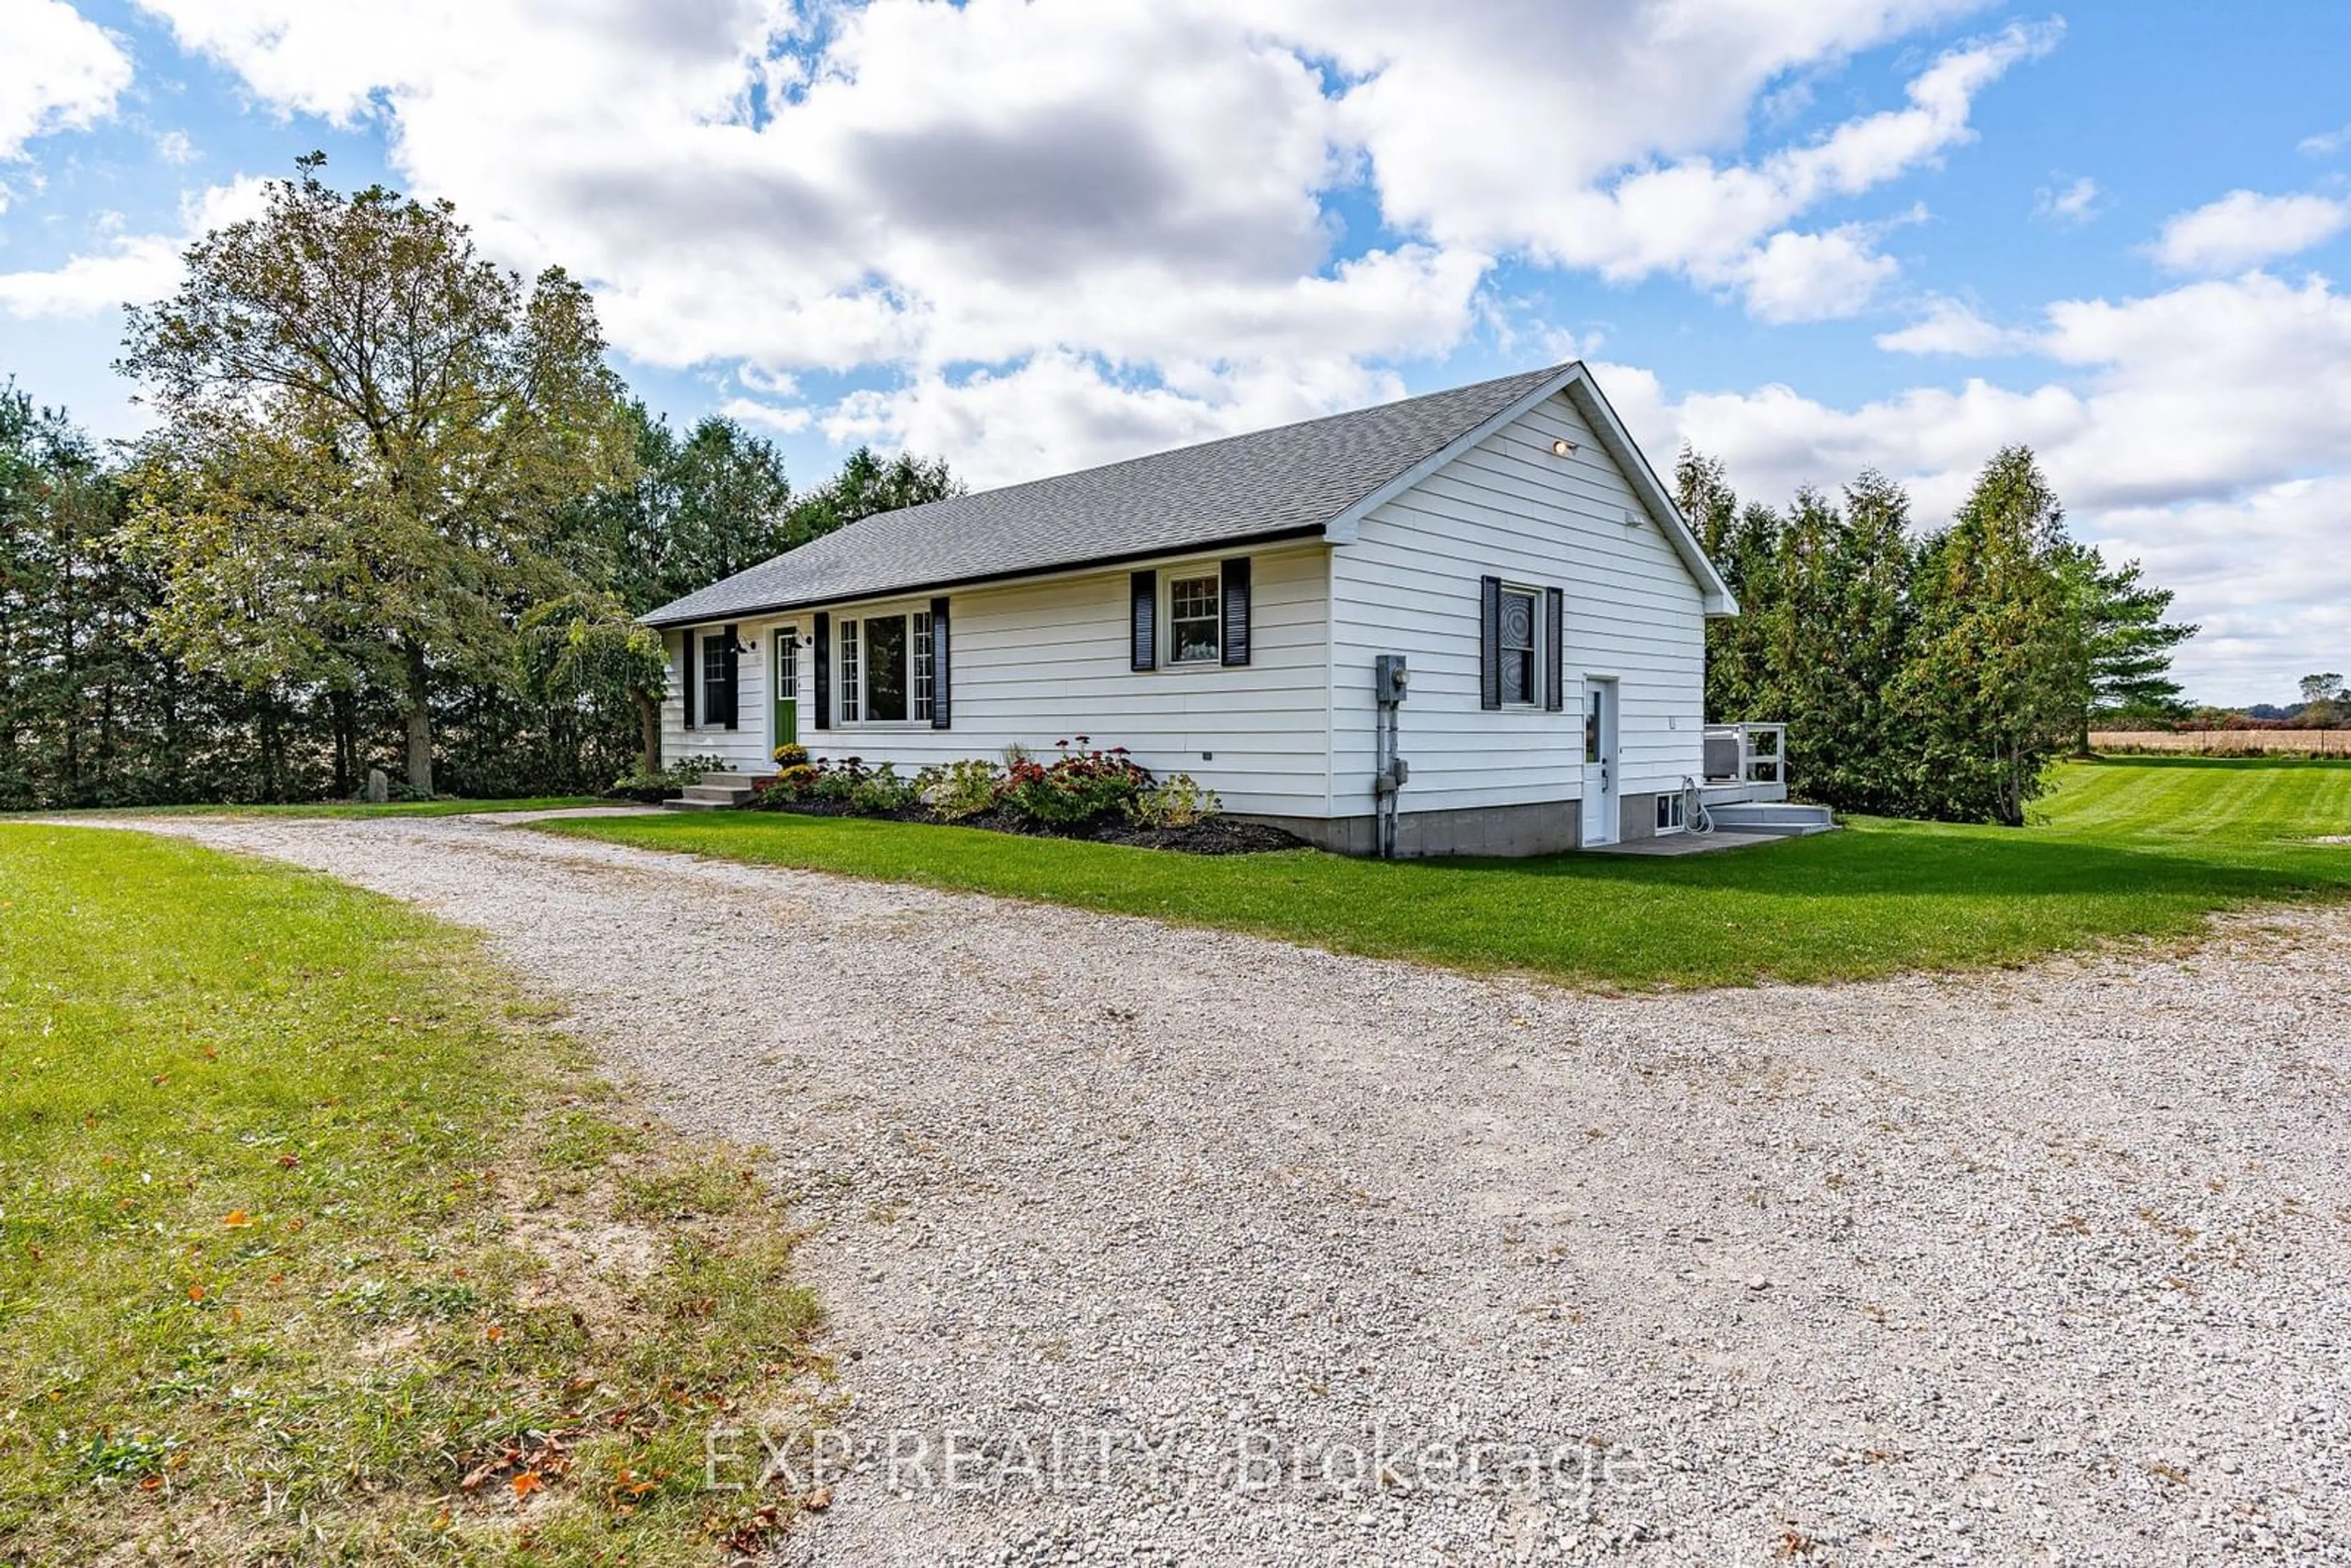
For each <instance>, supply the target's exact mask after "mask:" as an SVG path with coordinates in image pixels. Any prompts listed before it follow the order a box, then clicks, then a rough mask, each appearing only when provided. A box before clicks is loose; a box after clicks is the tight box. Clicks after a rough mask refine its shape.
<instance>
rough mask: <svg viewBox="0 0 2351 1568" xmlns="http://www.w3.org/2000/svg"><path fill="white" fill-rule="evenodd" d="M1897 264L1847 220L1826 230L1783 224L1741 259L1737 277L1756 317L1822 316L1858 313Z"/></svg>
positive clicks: (1772, 319) (1811, 318) (1803, 318)
mask: <svg viewBox="0 0 2351 1568" xmlns="http://www.w3.org/2000/svg"><path fill="white" fill-rule="evenodd" d="M1900 270H1901V268H1900V267H1899V266H1898V265H1897V264H1896V262H1895V260H1894V258H1893V257H1892V256H1880V255H1878V254H1877V253H1876V250H1875V249H1874V248H1872V245H1871V240H1870V236H1869V235H1868V233H1867V232H1866V231H1865V230H1864V229H1863V228H1862V227H1861V226H1860V225H1846V226H1844V227H1843V228H1839V229H1833V230H1831V231H1829V232H1828V233H1826V234H1798V233H1796V232H1795V231H1793V230H1792V229H1782V230H1781V231H1780V232H1779V233H1778V234H1775V235H1772V236H1771V238H1770V239H1768V240H1766V241H1765V242H1764V243H1763V244H1761V245H1760V246H1756V247H1755V249H1754V250H1753V251H1752V252H1750V254H1749V255H1748V256H1746V257H1745V258H1744V259H1743V260H1742V261H1741V262H1740V264H1739V267H1738V277H1739V281H1740V287H1743V288H1744V289H1745V290H1746V294H1747V309H1748V313H1749V314H1750V315H1752V316H1753V317H1754V318H1755V319H1757V320H1759V321H1768V322H1774V323H1777V322H1786V321H1822V320H1827V319H1831V318H1833V317H1838V316H1853V315H1857V314H1859V313H1860V312H1861V311H1862V310H1863V309H1865V308H1867V307H1868V305H1869V304H1870V302H1871V301H1872V300H1873V299H1875V298H1876V296H1877V291H1878V289H1879V288H1880V287H1883V286H1884V285H1885V284H1886V282H1887V281H1888V280H1889V279H1891V278H1892V277H1894V275H1895V274H1896V273H1897V272H1899V271H1900Z"/></svg>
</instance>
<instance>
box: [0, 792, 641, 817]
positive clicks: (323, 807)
mask: <svg viewBox="0 0 2351 1568" xmlns="http://www.w3.org/2000/svg"><path fill="white" fill-rule="evenodd" d="M616 803H617V802H615V801H612V800H608V799H606V798H605V797H604V796H601V795H527V796H522V797H519V798H517V799H511V800H392V801H388V802H386V803H385V804H383V805H381V806H370V805H366V804H363V803H357V804H355V803H353V802H352V801H350V800H307V801H302V802H299V803H298V804H295V805H288V806H259V805H242V806H240V805H231V806H109V807H104V808H100V809H99V810H89V811H82V812H40V813H32V814H36V815H44V816H74V815H79V816H92V817H99V816H103V817H185V816H215V817H242V816H264V817H465V816H472V815H474V814H475V813H477V812H484V811H500V812H502V811H552V810H559V809H563V808H568V807H572V806H611V805H614V804H616ZM0 821H5V818H0Z"/></svg>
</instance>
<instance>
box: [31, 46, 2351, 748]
mask: <svg viewBox="0 0 2351 1568" xmlns="http://www.w3.org/2000/svg"><path fill="white" fill-rule="evenodd" d="M581 12H582V8H580V7H578V6H574V5H561V4H559V3H557V0H508V3H507V4H488V3H485V0H470V3H467V4H462V5H461V4H457V3H455V0H422V3H420V4H416V5H406V6H402V7H388V6H381V5H372V6H371V5H338V4H327V3H323V0H148V3H142V4H137V5H133V4H129V3H113V0H107V3H101V0H79V3H77V4H72V5H68V4H67V3H66V0H0V40H5V47H6V51H7V56H8V57H9V58H10V59H11V61H12V64H11V66H10V68H9V70H8V72H7V78H8V79H7V80H6V81H5V83H0V200H5V208H0V373H8V374H13V375H15V376H16V379H17V381H18V382H19V383H20V384H22V385H23V386H25V387H26V389H27V390H29V391H31V392H34V393H35V394H36V395H37V396H38V397H40V398H41V399H43V400H44V401H47V402H61V403H64V404H66V405H67V406H68V407H69V408H70V409H71V410H72V412H73V413H75V414H76V415H77V416H78V417H79V418H80V419H82V420H83V421H84V422H85V423H88V424H89V426H90V427H91V428H92V429H94V430H95V431H97V432H99V434H104V435H109V436H114V435H123V434H132V433H134V432H135V431H136V430H137V429H138V428H139V425H140V414H139V411H138V410H137V409H136V408H135V407H134V406H133V404H132V403H131V399H130V392H131V389H130V388H128V387H127V386H126V385H125V384H124V383H122V382H120V380H119V379H118V378H116V377H115V376H114V375H113V374H112V372H111V371H110V361H111V360H112V358H113V356H114V353H115V352H116V349H117V345H118V342H119V339H120V308H119V307H120V302H121V301H122V300H124V299H128V298H153V297H157V296H160V295H161V294H162V293H164V292H167V291H168V290H169V288H170V287H171V286H172V280H173V277H174V276H175V272H174V261H173V257H174V255H175V252H176V248H177V247H178V246H180V245H182V244H183V243H184V242H185V240H186V239H187V238H188V237H189V235H192V234H193V233H194V232H197V231H199V230H201V229H202V228H203V227H204V226H207V225H211V224H214V223H217V222H222V221H226V220H229V219H232V218H234V217H235V216H237V215H239V214H243V213H246V212H249V211H251V210H252V209H253V206H254V204H255V200H256V182H257V181H259V180H260V179H263V178H265V177H269V176H275V175H281V174H283V173H285V172H287V171H288V170H289V169H290V167H291V162H292V160H293V159H294V158H295V157H296V156H297V155H298V154H299V153H301V152H307V151H308V150H310V149H312V148H319V149H323V150H324V151H325V152H327V153H328V155H329V176H330V177H331V178H333V179H335V180H337V181H338V182H341V183H363V182H366V181H370V180H375V179H382V180H386V181H389V182H391V183H395V184H399V185H402V186H403V187H406V188H410V189H413V190H416V191H418V192H420V193H429V194H434V195H445V196H448V197H449V198H451V199H452V200H454V201H455V202H456V203H457V204H458V206H459V210H460V213H461V214H462V215H464V216H465V217H466V218H467V219H469V220H470V221H472V222H473V223H474V224H475V228H476V232H477V235H478V236H479V238H480V240H481V242H482V243H483V245H484V246H485V247H486V248H487V249H488V250H490V251H491V252H492V253H493V254H494V255H496V256H499V257H500V258H501V259H503V260H505V261H507V262H509V263H510V264H512V265H514V266H517V267H522V268H524V269H527V270H528V269H531V268H535V267H539V266H543V265H546V264H549V263H560V264H562V265H564V266H566V267H569V268H570V269H571V270H573V271H574V272H575V273H578V274H580V275H581V276H583V277H587V278H588V279H589V280H590V282H591V284H592V285H593V286H594V287H595V288H596V290H597V294H598V298H599V302H600V308H601V312H602V315H603V319H604V320H605V323H606V327H607V329H608V331H609V333H610V334H611V340H612V342H613V345H614V352H615V359H616V361H617V362H618V363H619V365H620V366H621V368H622V370H623V371H624V372H625V373H626V374H627V375H628V377H629V378H630V380H631V381H632V383H633V384H634V385H635V386H636V387H637V388H638V390H639V391H640V392H641V393H642V394H643V396H644V397H645V398H646V399H647V400H648V401H649V402H652V403H653V405H654V406H655V407H657V408H659V409H662V410H664V411H665V412H666V413H669V414H670V415H671V416H672V417H673V418H674V419H675V420H677V421H680V422H681V423H682V422H685V421H689V420H691V419H693V418H695V417H698V416H700V415H701V414H703V413H711V412H725V413H730V414H732V415H734V416H736V417H738V418H741V419H744V420H745V421H746V422H747V423H752V424H753V425H755V426H756V427H757V428H758V429H760V430H762V431H763V432H764V433H766V434H771V435H773V436H774V437H775V438H776V439H778V441H779V442H780V443H781V444H783V446H784V448H785V450H786V451H787V453H788V455H789V458H790V460H791V463H792V465H793V468H794V472H795V474H796V475H798V476H800V477H803V478H809V479H813V478H815V477H817V476H820V475H821V474H822V473H823V472H825V471H826V470H828V469H830V468H831V465H833V464H834V463H835V462H836V461H837V460H838V456H839V454H840V452H841V450H842V449H843V448H844V446H845V445H847V444H853V443H854V442H856V441H859V440H869V441H872V442H874V443H876V444H882V445H885V446H896V445H901V444H910V445H913V446H914V447H916V448H918V449H921V450H923V451H925V452H931V453H937V454H940V455H945V456H946V457H947V458H948V459H949V460H950V461H951V462H952V463H953V464H954V465H956V468H957V469H958V470H959V471H962V472H964V473H966V474H967V475H969V476H972V477H973V478H974V479H975V480H976V481H978V482H982V483H992V482H998V481H1003V480H1009V479H1016V478H1019V477H1024V476H1030V475H1034V474H1036V473H1040V472H1047V471H1050V470H1052V469H1055V468H1059V467H1066V466H1071V465H1079V464H1082V463H1088V462H1094V461H1102V460H1105V459H1109V458H1113V457H1117V456H1122V455H1129V454H1131V453H1133V452H1136V451H1142V450H1148V449H1150V448H1152V447H1155V446H1161V445H1167V444H1175V443H1177V442H1181V441H1185V440H1191V439H1196V438H1200V437H1204V436H1207V435H1213V434H1222V433H1225V432H1228V431H1230V430H1234V429H1243V428H1249V427H1250V426H1253V425H1259V424H1264V423H1274V422H1276V421H1279V420H1283V419H1289V418H1296V417H1301V416H1305V415H1309V414H1312V413H1322V412H1325V411H1327V410H1330V409H1333V408H1339V407H1345V406H1351V405H1355V404H1360V403H1364V402H1374V401H1377V400H1379V399H1381V398H1383V397H1386V396H1391V395H1395V394H1399V393H1402V392H1410V391H1419V390H1426V389H1429V388H1434V387H1438V386H1443V385H1447V384H1453V383H1457V382H1462V381H1466V380H1469V379H1474V378H1475V377H1477V376H1479V375H1481V374H1486V373H1495V372H1499V371H1509V370H1516V369H1521V368H1524V367H1526V366H1528V365H1530V364H1534V363H1540V362H1544V361H1550V360H1552V359H1556V358H1562V357H1568V356H1571V355H1573V356H1580V357H1583V358H1584V359H1586V360H1588V361H1591V362H1592V363H1593V365H1594V367H1595V369H1596V371H1597V373H1598V374H1599V376H1600V378H1601V381H1602V384H1603V385H1604V388H1605V389H1606V390H1607V391H1608V392H1609V393H1610V395H1611V396H1612V398H1613V399H1614V401H1615V402H1617V404H1618V406H1619V408H1620V409H1621V410H1622V411H1623V412H1624V413H1625V415H1626V417H1627V418H1628V420H1629V421H1630V422H1631V423H1633V425H1634V427H1635V431H1636V433H1637V434H1640V435H1641V437H1642V438H1643V440H1644V442H1645V444H1647V445H1648V446H1650V448H1651V450H1652V455H1653V456H1654V457H1655V458H1656V459H1657V460H1658V461H1659V462H1660V464H1661V465H1662V464H1663V463H1664V462H1665V461H1667V460H1669V459H1670V456H1671V455H1672V452H1673V450H1674V448H1675V447H1676V446H1677V445H1678V444H1680V443H1681V442H1683V441H1686V440H1687V441H1691V442H1695V443H1696V444H1698V445H1699V446H1701V447H1703V448H1704V449H1706V450H1708V451H1712V452H1715V453H1718V454H1719V455H1722V456H1723V457H1724V458H1725V460H1726V461H1727V462H1728V463H1729V465H1730V468H1731V473H1732V477H1733V479H1734V480H1735V481H1736V482H1737V483H1738V484H1739V486H1740V488H1741V489H1742V491H1743V492H1745V493H1747V494H1750V495H1752V496H1754V497H1758V498H1761V499H1765V500H1770V501H1773V502H1778V501H1783V500H1784V499H1786V497H1787V496H1788V495H1789V494H1790V493H1791V492H1792V490H1793V488H1794V487H1795V486H1798V485H1801V484H1806V483H1812V484H1819V485H1824V486H1834V485H1835V484H1837V483H1839V482H1841V481H1843V480H1844V479H1846V478H1849V477H1850V476H1852V475H1853V474H1854V473H1855V472H1856V471H1858V470H1859V469H1860V468H1861V467H1863V466H1865V465H1869V466H1876V467H1878V468H1881V469H1883V470H1884V471H1886V472H1887V473H1889V474H1891V475H1893V476H1896V477H1897V478H1900V479H1902V480H1904V481H1905V482H1906V483H1907V484H1908V485H1909V486H1911V489H1912V493H1913V495H1914V497H1916V500H1917V512H1918V515H1919V517H1920V518H1921V519H1922V521H1924V522H1928V523H1932V522H1934V521H1936V520H1938V519H1939V518H1940V517H1944V516H1947V515H1948V513H1949V508H1950V507H1951V506H1952V505H1953V504H1954V503H1955V502H1956V500H1957V499H1958V497H1959V496H1960V495H1961V494H1963V493H1964V490H1965V487H1966V485H1967V483H1968V480H1969V478H1970V476H1971V474H1972V472H1973V470H1974V469H1975V467H1977V466H1978V465H1980V463H1981V461H1982V460H1983V459H1984V458H1985V457H1986V456H1988V455H1990V454H1991V451H1992V450H1993V449H1994V448H1996V447H1997V446H1999V445H2000V444H2003V443H2005V442H2010V441H2023V442H2026V443H2029V444H2032V445H2033V446H2034V447H2035V449H2036V450H2037V451H2039V452H2040V453H2041V454H2042V455H2043V461H2044V463H2045V465H2047V467H2048V468H2049V470H2050V472H2051V474H2052V476H2053V478H2054V479H2055V481H2056V483H2057V485H2058V487H2059V489H2060V492H2061V494H2063V495H2064V497H2066V499H2067V503H2068V507H2069V510H2070V513H2071V516H2072V521H2073V524H2074V529H2075V531H2076V532H2077V534H2079V535H2081V536H2082V537H2085V538H2091V539H2094V540H2097V541H2101V542H2103V543H2104V544H2105V546H2106V548H2108V549H2109V550H2110V551H2111V552H2112V553H2115V554H2117V555H2128V556H2137V557H2140V558H2142V559H2145V561H2146V562H2147V569H2148V570H2149V573H2150V575H2152V576H2153V577H2155V578H2156V579H2157V580H2159V581H2161V582H2164V583H2166V584H2167V585H2169V586H2172V587H2174V588H2176V589H2178V590H2179V594H2180V600H2179V609H2180V611H2181V612H2183V613H2184V614H2185V615H2187V616H2188V617H2189V618H2192V619H2195V620H2198V621H2200V622H2203V623H2204V625H2205V627H2206V632H2205V634H2204V635H2203V636H2202V637H2200V638H2199V639H2198V640H2197V642H2196V643H2193V644H2191V646H2190V651H2189V653H2188V654H2187V655H2186V656H2185V657H2183V659H2182V661H2181V665H2182V670H2183V673H2184V674H2186V675H2187V677H2188V678H2189V681H2190V683H2191V685H2192V686H2193V687H2194V689H2195V691H2196V693H2197V695H2202V696H2206V697H2209V698H2212V699H2215V700H2223V701H2254V700H2262V699H2270V700H2277V699H2282V698H2285V697H2287V696H2289V695H2291V691H2292V685H2293V681H2294V677H2295V676H2297V675H2299V674H2303V673H2304V672H2305V671H2308V670H2313V669H2342V668H2345V667H2346V664H2351V549H2345V548H2344V545H2345V541H2346V532H2351V530H2346V527H2345V521H2344V519H2345V517H2346V508H2351V300H2346V298H2345V297H2344V296H2343V295H2342V294H2341V293H2339V292H2338V291H2337V289H2336V287H2335V284H2334V282H2333V281H2332V279H2333V277H2334V276H2335V275H2336V274H2339V273H2342V272H2343V271H2344V269H2345V266H2346V256H2351V89H2346V86H2345V85H2344V82H2343V80H2342V75H2341V70H2340V62H2341V61H2343V60H2344V59H2346V58H2351V7H2336V6H2316V5H2294V6H2276V7H2236V8H2221V7H2213V6H2210V5H2187V4H2144V3H2142V4H2128V5H2126V4H2097V5H2069V6H2064V7H2062V8H2016V7H2009V6H2003V5H1986V4H1980V3H1973V0H1802V3H1797V0H1790V4H1788V5H1784V6H1782V7H1778V8H1776V9H1775V8H1773V7H1771V6H1766V5H1756V4H1754V3H1752V0H1738V3H1734V0H1680V3H1679V4H1677V5H1672V6H1666V5H1647V6H1641V5H1623V4H1618V3H1614V0H1608V3H1601V0H1588V3H1587V0H1477V3H1471V0H1462V3H1459V4H1456V5H1448V6H1444V7H1436V6H1429V5H1420V4H1415V3H1413V0H1281V3H1280V4H1250V3H1248V0H1155V3H1153V4H1148V5H1145V4H1140V3H1123V0H1029V3H1019V0H969V3H968V4H966V5H953V6H951V5H939V4H923V3H918V0H877V3H876V4H872V5H852V4H831V3H825V4H801V5H794V4H791V3H790V0H707V3H705V4H702V5H694V6H683V5H662V4H654V3H651V0H647V3H643V4H632V3H630V0H614V3H613V4H611V5H605V6H601V7H599V8H597V9H596V11H595V17H596V19H595V20H594V21H593V22H586V21H582V20H580V16H581Z"/></svg>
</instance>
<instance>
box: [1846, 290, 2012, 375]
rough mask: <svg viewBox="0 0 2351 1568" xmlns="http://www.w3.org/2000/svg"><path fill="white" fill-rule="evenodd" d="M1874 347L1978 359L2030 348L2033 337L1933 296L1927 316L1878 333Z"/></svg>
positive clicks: (1928, 304)
mask: <svg viewBox="0 0 2351 1568" xmlns="http://www.w3.org/2000/svg"><path fill="white" fill-rule="evenodd" d="M1875 341H1876V344H1877V346H1878V347H1879V348H1881V349H1884V350H1886V351H1887V352H1888V353H1894V354H1956V355H1959V356H1961V357H1964V358H1969V359H1977V358H1981V357H1983V356H1985V355H1988V354H2001V353H2010V352H2013V351H2015V350H2020V349H2023V348H2027V347H2030V346H2031V344H2032V335H2031V334H2030V333H2023V332H2011V331H2010V330H2008V329H2006V328H2003V327H1998V326H1994V325H1993V324H1992V323H1991V322H1990V321H1987V320H1985V319H1983V318H1982V317H1980V316H1979V315H1977V314H1976V313H1975V311H1974V309H1973V308H1970V306H1968V305H1965V304H1963V303H1961V302H1960V301H1959V300H1957V299H1950V298H1944V297H1942V296H1939V295H1938V296H1935V297H1933V298H1929V299H1928V302H1927V310H1926V314H1924V315H1922V316H1920V317H1919V318H1918V319H1917V320H1916V321H1913V322H1911V323H1910V325H1908V326H1907V327H1904V328H1901V329H1898V330H1896V331H1892V332H1880V333H1879V334H1877V336H1876V339H1875Z"/></svg>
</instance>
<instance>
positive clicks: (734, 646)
mask: <svg viewBox="0 0 2351 1568" xmlns="http://www.w3.org/2000/svg"><path fill="white" fill-rule="evenodd" d="M718 634H719V635H720V636H721V637H724V638H725V639H726V642H724V643H720V644H719V646H720V647H721V648H723V649H725V650H726V727H727V728H729V729H733V728H734V727H735V726H736V723H737V720H738V719H739V718H740V717H741V716H742V715H741V712H740V709H739V707H738V705H737V703H736V701H735V694H736V693H737V691H738V690H740V689H741V685H740V683H741V679H742V675H741V672H740V670H739V669H738V668H737V661H738V660H739V658H740V656H741V652H742V647H743V643H742V640H741V639H740V638H738V637H737V636H736V635H735V628H734V627H732V626H729V627H726V628H725V629H724V630H722V631H721V632H719V633H718Z"/></svg>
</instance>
